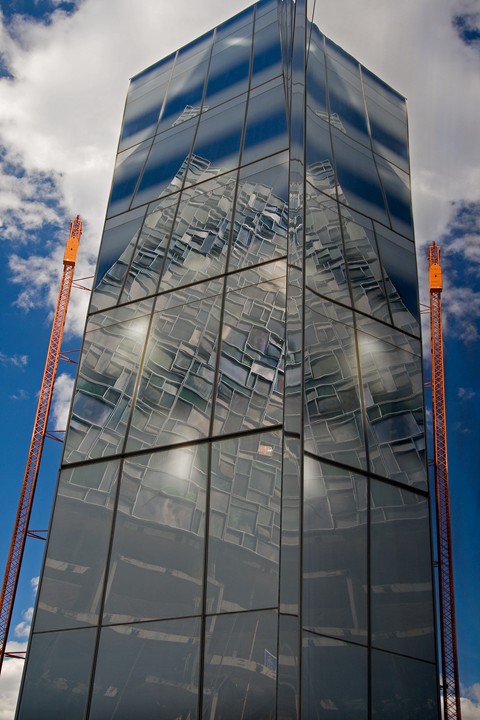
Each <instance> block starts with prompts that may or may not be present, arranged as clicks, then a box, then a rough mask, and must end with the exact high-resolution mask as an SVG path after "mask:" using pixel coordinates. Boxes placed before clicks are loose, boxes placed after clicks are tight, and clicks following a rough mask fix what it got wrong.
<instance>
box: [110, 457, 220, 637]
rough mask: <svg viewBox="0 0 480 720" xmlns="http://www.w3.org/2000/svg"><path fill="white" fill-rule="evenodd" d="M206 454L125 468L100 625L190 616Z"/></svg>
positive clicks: (196, 587)
mask: <svg viewBox="0 0 480 720" xmlns="http://www.w3.org/2000/svg"><path fill="white" fill-rule="evenodd" d="M206 473H207V448H206V447H205V446H201V447H197V448H191V447H187V448H179V449H176V450H168V451H165V452H163V453H162V452H161V453H151V454H149V455H141V456H139V457H135V458H131V459H130V460H128V461H125V463H124V466H123V473H122V478H121V485H120V494H119V501H118V513H117V519H116V524H115V532H114V538H113V546H112V554H111V561H110V568H109V578H108V586H107V587H108V590H107V595H106V600H105V622H108V623H119V622H133V621H136V620H155V619H161V618H168V617H178V616H186V615H196V614H198V612H199V609H200V602H201V597H202V579H203V553H204V525H205V490H206V482H207V475H206Z"/></svg>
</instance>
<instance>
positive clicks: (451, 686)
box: [428, 242, 461, 720]
mask: <svg viewBox="0 0 480 720" xmlns="http://www.w3.org/2000/svg"><path fill="white" fill-rule="evenodd" d="M428 266H429V276H430V335H431V343H432V414H433V435H434V454H435V458H434V459H435V463H434V465H435V494H436V512H437V538H438V570H439V586H440V587H439V594H440V638H441V655H442V672H443V707H444V716H445V720H461V710H460V685H459V679H458V659H457V637H456V625H455V599H454V587H453V560H452V538H451V528H450V496H449V490H448V457H447V418H446V406H445V379H444V361H443V335H442V289H443V282H442V269H441V267H440V247H439V246H438V245H436V244H435V243H434V242H433V243H432V244H431V245H430V247H429V251H428Z"/></svg>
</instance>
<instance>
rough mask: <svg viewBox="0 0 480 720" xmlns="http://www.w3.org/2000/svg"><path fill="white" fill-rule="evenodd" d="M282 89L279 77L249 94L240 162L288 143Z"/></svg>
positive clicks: (271, 151)
mask: <svg viewBox="0 0 480 720" xmlns="http://www.w3.org/2000/svg"><path fill="white" fill-rule="evenodd" d="M285 109H286V108H285V90H284V86H283V82H282V80H281V79H279V80H273V81H272V82H271V83H268V84H267V85H262V87H261V88H258V90H252V92H251V93H250V98H249V103H248V112H247V126H246V131H245V140H244V146H243V153H242V165H245V164H247V163H250V162H253V161H254V160H259V159H260V158H262V157H265V156H266V155H272V154H273V153H276V152H279V151H280V150H283V149H284V148H286V147H287V146H288V132H287V117H286V112H285Z"/></svg>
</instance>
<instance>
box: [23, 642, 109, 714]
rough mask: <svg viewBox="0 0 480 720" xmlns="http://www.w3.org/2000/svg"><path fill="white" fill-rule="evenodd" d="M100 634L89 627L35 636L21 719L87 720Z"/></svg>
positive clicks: (24, 690) (24, 688)
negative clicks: (91, 670) (94, 655)
mask: <svg viewBox="0 0 480 720" xmlns="http://www.w3.org/2000/svg"><path fill="white" fill-rule="evenodd" d="M96 635H97V631H96V629H93V628H85V629H82V630H69V631H67V632H52V633H40V634H38V635H34V636H33V638H32V642H31V645H30V649H29V653H28V660H27V665H26V674H25V678H24V683H23V690H22V695H21V699H20V706H19V709H18V714H17V718H18V720H33V718H42V719H43V718H48V720H65V718H68V720H83V718H84V717H85V712H86V705H87V700H88V687H89V684H90V668H91V665H92V659H93V650H94V646H95V639H96Z"/></svg>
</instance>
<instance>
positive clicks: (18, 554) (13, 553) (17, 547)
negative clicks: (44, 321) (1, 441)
mask: <svg viewBox="0 0 480 720" xmlns="http://www.w3.org/2000/svg"><path fill="white" fill-rule="evenodd" d="M81 234H82V221H81V220H80V215H77V217H76V218H75V219H74V220H72V221H71V223H70V236H69V238H68V241H67V246H66V248H65V255H64V257H63V273H62V279H61V282H60V290H59V293H58V300H57V307H56V308H55V315H54V318H53V326H52V332H51V335H50V343H49V345H48V351H47V359H46V362H45V369H44V372H43V380H42V386H41V388H40V395H39V398H38V405H37V414H36V415H35V422H34V425H33V433H32V439H31V441H30V448H29V451H28V458H27V464H26V468H25V475H24V477H23V484H22V489H21V493H20V501H19V503H18V510H17V516H16V519H15V526H14V529H13V534H12V541H11V543H10V552H9V554H8V560H7V566H6V569H5V577H4V579H3V585H2V594H1V597H0V671H1V668H2V664H3V658H4V656H5V647H6V644H7V638H8V631H9V628H10V621H11V619H12V611H13V603H14V600H15V593H16V590H17V584H18V578H19V575H20V566H21V563H22V558H23V552H24V549H25V542H26V539H27V533H28V523H29V521H30V514H31V510H32V504H33V497H34V493H35V486H36V482H37V477H38V471H39V468H40V461H41V457H42V450H43V444H44V441H45V435H46V433H47V421H48V415H49V412H50V405H51V402H52V394H53V386H54V382H55V376H56V374H57V366H58V360H59V357H60V348H61V344H62V337H63V329H64V327H65V319H66V316H67V308H68V301H69V299H70V291H71V289H72V282H73V272H74V269H75V262H76V260H77V252H78V246H79V243H80V236H81Z"/></svg>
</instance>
